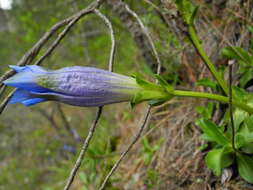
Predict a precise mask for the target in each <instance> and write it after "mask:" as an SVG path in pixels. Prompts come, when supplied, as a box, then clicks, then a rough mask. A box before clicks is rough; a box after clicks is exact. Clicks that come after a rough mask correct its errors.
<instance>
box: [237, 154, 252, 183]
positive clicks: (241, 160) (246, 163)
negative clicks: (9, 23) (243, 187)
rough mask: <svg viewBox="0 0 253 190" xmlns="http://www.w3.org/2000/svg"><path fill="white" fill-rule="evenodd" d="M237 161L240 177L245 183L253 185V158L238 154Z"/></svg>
mask: <svg viewBox="0 0 253 190" xmlns="http://www.w3.org/2000/svg"><path fill="white" fill-rule="evenodd" d="M236 161H237V165H238V171H239V174H240V176H241V177H242V178H243V179H244V180H245V181H247V182H249V183H253V157H252V156H248V155H244V154H239V153H237V154H236Z"/></svg>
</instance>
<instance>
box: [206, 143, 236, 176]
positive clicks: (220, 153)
mask: <svg viewBox="0 0 253 190" xmlns="http://www.w3.org/2000/svg"><path fill="white" fill-rule="evenodd" d="M205 162H206V165H207V167H208V168H210V169H211V170H212V171H213V173H214V174H215V175H216V176H220V175H221V170H222V168H225V167H228V166H230V165H231V164H232V163H233V155H232V154H231V151H230V149H229V148H226V147H222V148H218V149H213V150H211V151H209V152H208V153H207V155H206V157H205Z"/></svg>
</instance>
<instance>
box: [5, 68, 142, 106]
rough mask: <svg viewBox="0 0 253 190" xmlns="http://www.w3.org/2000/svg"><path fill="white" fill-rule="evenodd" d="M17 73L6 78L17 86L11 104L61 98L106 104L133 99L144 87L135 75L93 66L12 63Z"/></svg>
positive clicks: (80, 103) (75, 102)
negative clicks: (58, 67) (138, 82)
mask: <svg viewBox="0 0 253 190" xmlns="http://www.w3.org/2000/svg"><path fill="white" fill-rule="evenodd" d="M10 68H12V69H13V70H15V71H16V72H17V73H16V74H15V75H14V76H13V77H11V78H9V79H7V80H5V81H4V84H5V85H8V86H13V87H16V88H17V90H16V91H15V93H14V94H13V96H12V98H11V100H10V101H9V103H10V104H15V103H22V104H24V105H26V106H31V105H34V104H37V103H40V102H45V101H51V100H52V101H59V102H63V103H66V104H70V105H74V106H87V107H89V106H103V105H106V104H112V103H118V102H124V101H131V99H132V98H133V97H134V96H135V95H136V93H138V92H139V91H140V90H141V87H140V86H139V85H138V84H137V83H136V80H135V79H134V78H132V77H128V76H124V75H120V74H116V73H113V72H109V71H106V70H102V69H97V68H92V67H81V66H73V67H66V68H62V69H59V70H46V69H43V68H42V67H40V66H36V65H30V66H24V67H20V66H10Z"/></svg>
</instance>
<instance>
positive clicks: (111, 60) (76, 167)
mask: <svg viewBox="0 0 253 190" xmlns="http://www.w3.org/2000/svg"><path fill="white" fill-rule="evenodd" d="M94 12H95V13H96V14H97V15H98V16H99V17H100V18H101V19H102V20H103V21H104V23H105V24H106V26H107V27H108V28H109V31H110V36H111V51H110V58H109V63H108V70H109V71H113V63H114V57H115V35H114V31H113V27H112V24H111V22H110V21H109V19H108V18H107V17H106V16H105V15H103V14H102V13H101V12H100V11H99V10H97V9H94ZM102 110H103V107H99V109H98V111H97V116H96V119H95V121H94V123H93V125H92V126H91V128H90V129H89V134H88V136H87V137H86V139H85V142H84V144H83V146H82V150H81V152H80V154H79V156H78V159H77V161H76V163H75V165H74V167H73V169H72V171H71V173H70V176H69V179H68V181H67V184H66V185H65V187H64V190H68V189H69V188H70V186H71V185H72V183H73V181H74V179H75V176H76V174H77V171H78V170H79V168H80V166H81V164H82V161H83V159H84V155H85V153H86V151H87V149H88V147H89V143H90V140H91V139H92V137H93V135H94V132H95V130H96V127H97V122H98V120H99V118H100V116H101V113H102Z"/></svg>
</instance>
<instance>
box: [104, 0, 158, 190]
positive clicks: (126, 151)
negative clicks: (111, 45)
mask: <svg viewBox="0 0 253 190" xmlns="http://www.w3.org/2000/svg"><path fill="white" fill-rule="evenodd" d="M125 6H126V9H127V11H128V12H129V13H130V14H131V15H132V16H134V17H135V18H136V20H137V21H138V23H139V24H140V26H141V28H142V30H143V32H144V33H145V35H146V36H147V38H148V41H149V43H150V45H151V47H152V50H153V53H154V55H155V58H156V61H157V74H160V72H161V71H160V70H161V61H160V58H159V56H158V53H157V51H156V48H155V46H154V43H153V41H152V38H151V36H150V35H149V32H148V30H147V29H146V27H145V26H144V24H143V23H142V21H141V19H140V18H139V16H138V15H137V14H136V13H135V12H134V11H132V10H131V9H130V8H129V7H128V5H127V4H125ZM150 111H151V106H148V108H147V112H146V114H145V116H144V121H143V123H142V125H141V127H140V129H139V131H138V132H137V135H136V136H135V138H134V139H133V140H132V142H131V143H130V144H129V146H128V147H127V149H126V150H125V151H124V152H123V153H122V154H121V155H120V158H119V159H118V160H117V162H116V163H115V164H114V165H113V167H112V169H111V170H110V172H109V173H108V174H107V176H106V177H105V179H104V181H103V183H102V185H101V186H100V188H99V190H103V189H104V188H105V185H106V183H107V182H108V180H109V178H110V177H111V176H112V174H113V173H114V172H115V170H116V169H117V168H118V167H119V165H120V163H121V161H122V160H123V159H124V157H125V156H126V155H127V154H128V152H129V151H130V150H131V149H132V147H133V146H134V145H135V143H136V142H137V141H138V140H139V138H140V137H141V134H142V132H143V130H144V129H145V126H146V125H147V123H148V118H149V117H150Z"/></svg>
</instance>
